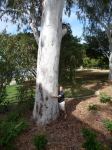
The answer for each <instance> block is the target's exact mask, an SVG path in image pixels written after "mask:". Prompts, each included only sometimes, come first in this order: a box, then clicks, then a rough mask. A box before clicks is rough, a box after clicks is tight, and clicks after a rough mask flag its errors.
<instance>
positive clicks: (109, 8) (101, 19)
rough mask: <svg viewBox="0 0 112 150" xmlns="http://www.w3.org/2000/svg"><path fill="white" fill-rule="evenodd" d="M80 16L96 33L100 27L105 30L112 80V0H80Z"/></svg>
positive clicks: (111, 77)
mask: <svg viewBox="0 0 112 150" xmlns="http://www.w3.org/2000/svg"><path fill="white" fill-rule="evenodd" d="M78 2H79V3H78V7H79V8H80V10H81V11H78V12H77V13H78V14H79V18H80V19H83V20H86V19H87V24H86V27H89V30H88V31H89V32H91V33H94V31H95V32H96V30H98V29H100V30H102V31H105V33H106V35H107V37H108V42H109V68H110V73H109V79H110V80H112V1H111V0H100V1H97V0H94V1H90V0H84V1H81V0H79V1H78Z"/></svg>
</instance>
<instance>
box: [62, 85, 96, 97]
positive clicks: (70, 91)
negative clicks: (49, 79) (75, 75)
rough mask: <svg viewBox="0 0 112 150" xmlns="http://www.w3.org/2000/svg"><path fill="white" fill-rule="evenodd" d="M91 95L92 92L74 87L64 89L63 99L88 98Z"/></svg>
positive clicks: (77, 86)
mask: <svg viewBox="0 0 112 150" xmlns="http://www.w3.org/2000/svg"><path fill="white" fill-rule="evenodd" d="M93 94H94V90H91V89H87V88H83V87H81V86H79V85H75V86H73V87H69V88H66V87H65V97H68V98H75V97H76V98H77V97H82V96H89V95H93Z"/></svg>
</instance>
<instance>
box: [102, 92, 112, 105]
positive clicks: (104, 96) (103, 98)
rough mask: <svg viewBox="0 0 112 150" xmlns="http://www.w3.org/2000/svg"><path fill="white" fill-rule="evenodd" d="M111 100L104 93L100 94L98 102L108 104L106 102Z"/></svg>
mask: <svg viewBox="0 0 112 150" xmlns="http://www.w3.org/2000/svg"><path fill="white" fill-rule="evenodd" d="M111 99H112V97H111V96H109V95H107V94H106V93H101V94H100V102H101V103H108V102H110V101H111Z"/></svg>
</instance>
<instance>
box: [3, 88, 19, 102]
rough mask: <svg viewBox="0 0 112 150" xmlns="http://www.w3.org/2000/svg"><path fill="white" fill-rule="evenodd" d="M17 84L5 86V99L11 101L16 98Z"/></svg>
mask: <svg viewBox="0 0 112 150" xmlns="http://www.w3.org/2000/svg"><path fill="white" fill-rule="evenodd" d="M17 87H18V86H17V85H11V86H7V88H6V91H7V97H6V100H8V101H10V102H12V101H15V100H16V96H17Z"/></svg>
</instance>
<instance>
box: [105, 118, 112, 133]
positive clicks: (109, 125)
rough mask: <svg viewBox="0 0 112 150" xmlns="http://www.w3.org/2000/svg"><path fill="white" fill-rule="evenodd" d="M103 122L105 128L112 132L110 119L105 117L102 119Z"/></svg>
mask: <svg viewBox="0 0 112 150" xmlns="http://www.w3.org/2000/svg"><path fill="white" fill-rule="evenodd" d="M103 124H104V126H105V127H106V128H107V130H108V131H110V132H111V133H112V120H108V119H105V120H103Z"/></svg>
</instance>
